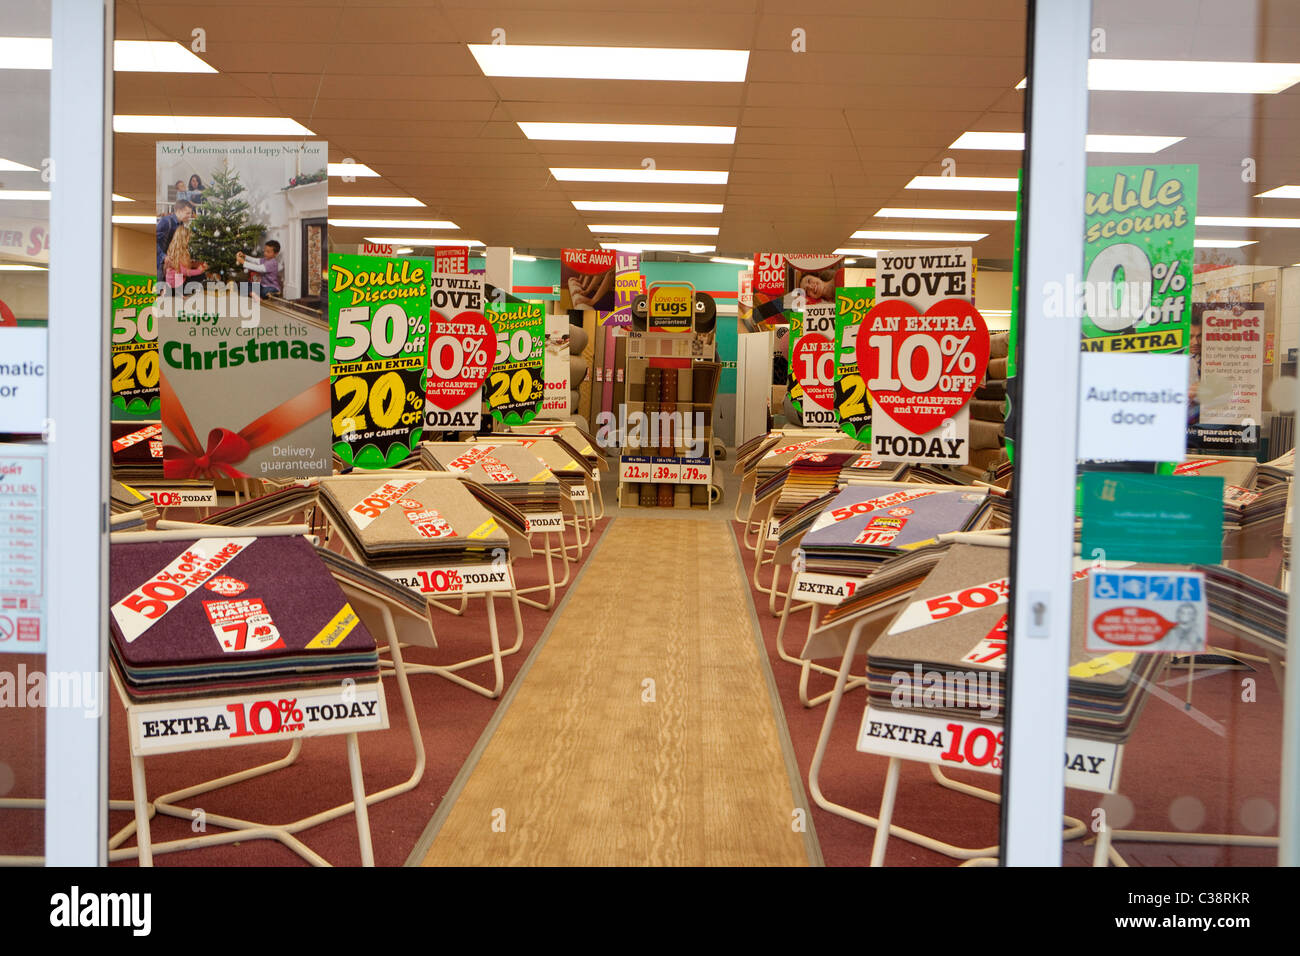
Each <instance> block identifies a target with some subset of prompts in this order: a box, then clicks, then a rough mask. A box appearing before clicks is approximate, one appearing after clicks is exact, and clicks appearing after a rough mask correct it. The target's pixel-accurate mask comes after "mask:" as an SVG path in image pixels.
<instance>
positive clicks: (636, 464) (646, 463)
mask: <svg viewBox="0 0 1300 956" xmlns="http://www.w3.org/2000/svg"><path fill="white" fill-rule="evenodd" d="M650 475H651V470H650V458H649V457H648V456H645V455H624V456H622V457H621V458H620V459H619V460H618V477H619V480H620V481H625V482H626V481H649V480H650Z"/></svg>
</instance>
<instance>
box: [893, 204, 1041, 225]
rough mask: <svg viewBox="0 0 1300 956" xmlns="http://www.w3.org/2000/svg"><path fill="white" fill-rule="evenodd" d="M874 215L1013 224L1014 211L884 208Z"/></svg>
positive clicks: (895, 217)
mask: <svg viewBox="0 0 1300 956" xmlns="http://www.w3.org/2000/svg"><path fill="white" fill-rule="evenodd" d="M876 215H877V216H878V217H880V218H882V219H1001V220H1005V221H1007V222H1014V221H1015V218H1016V211H1015V210H1014V209H898V208H891V207H886V208H884V209H881V210H880V211H879V212H877V213H876Z"/></svg>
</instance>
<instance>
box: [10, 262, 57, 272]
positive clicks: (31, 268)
mask: <svg viewBox="0 0 1300 956" xmlns="http://www.w3.org/2000/svg"><path fill="white" fill-rule="evenodd" d="M45 271H46V269H45V266H24V265H17V264H14V263H10V262H0V272H45Z"/></svg>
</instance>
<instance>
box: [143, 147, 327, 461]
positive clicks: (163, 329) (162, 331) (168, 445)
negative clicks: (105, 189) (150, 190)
mask: <svg viewBox="0 0 1300 956" xmlns="http://www.w3.org/2000/svg"><path fill="white" fill-rule="evenodd" d="M155 160H156V175H157V183H156V191H155V199H156V201H157V204H158V213H159V215H158V224H157V228H156V251H157V267H158V272H157V276H156V281H159V282H161V283H162V294H161V295H160V296H159V297H158V300H157V302H156V303H155V304H154V318H155V321H156V323H157V328H158V355H159V359H160V361H159V375H158V388H159V397H160V399H161V408H160V418H161V419H162V428H163V435H162V437H163V474H164V476H165V477H168V478H197V479H209V480H212V479H233V478H297V477H305V476H309V475H328V474H330V473H331V471H332V470H333V460H332V457H331V454H330V446H331V441H330V385H329V376H330V353H329V325H328V323H327V322H326V319H325V315H324V312H323V310H322V307H321V305H322V304H321V302H320V299H319V297H318V296H309V295H305V294H304V293H305V292H306V291H307V290H304V289H303V285H304V278H306V276H305V273H306V271H307V270H306V268H305V267H304V265H303V263H304V262H308V263H310V262H312V261H315V258H316V257H317V256H318V255H319V249H318V248H315V247H313V245H312V243H313V242H315V241H319V237H320V236H322V235H323V231H324V230H323V224H324V222H325V221H326V218H327V217H328V208H327V207H328V199H327V195H326V177H327V166H326V144H325V143H323V142H302V141H298V142H286V143H275V142H271V143H230V142H159V143H157V144H156V148H155ZM313 236H316V237H318V239H315V240H313V239H312V238H310V237H313ZM307 285H308V286H309V288H310V286H311V283H310V282H308V283H307Z"/></svg>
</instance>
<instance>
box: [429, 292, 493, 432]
mask: <svg viewBox="0 0 1300 956" xmlns="http://www.w3.org/2000/svg"><path fill="white" fill-rule="evenodd" d="M429 285H430V301H431V303H432V306H433V309H432V311H431V312H430V313H429V377H428V385H427V388H426V390H425V409H424V427H425V428H427V429H439V430H443V429H454V430H457V431H478V429H479V423H480V419H481V418H482V407H483V383H484V382H485V381H486V380H487V377H488V373H489V372H490V371H491V370H492V362H493V359H494V358H495V357H496V349H497V347H496V335H495V333H494V332H493V330H492V326H491V324H490V323H489V322H488V320H487V317H486V316H485V315H484V313H483V277H482V276H471V275H440V274H438V273H436V272H435V273H434V274H433V275H432V276H430V277H429Z"/></svg>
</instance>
